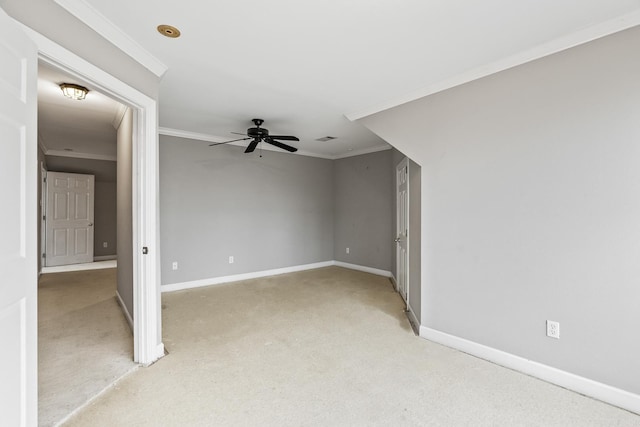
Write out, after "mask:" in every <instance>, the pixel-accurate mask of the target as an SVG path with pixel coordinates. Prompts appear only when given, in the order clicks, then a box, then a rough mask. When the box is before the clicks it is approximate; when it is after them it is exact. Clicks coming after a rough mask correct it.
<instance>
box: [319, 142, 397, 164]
mask: <svg viewBox="0 0 640 427" xmlns="http://www.w3.org/2000/svg"><path fill="white" fill-rule="evenodd" d="M392 148H393V147H392V146H391V145H389V144H386V145H379V146H377V147H367V148H362V149H359V150H352V151H348V152H346V153H344V154H338V155H335V156H332V157H331V159H332V160H339V159H345V158H347V157H354V156H362V155H363V154H370V153H377V152H378V151H386V150H391V149H392Z"/></svg>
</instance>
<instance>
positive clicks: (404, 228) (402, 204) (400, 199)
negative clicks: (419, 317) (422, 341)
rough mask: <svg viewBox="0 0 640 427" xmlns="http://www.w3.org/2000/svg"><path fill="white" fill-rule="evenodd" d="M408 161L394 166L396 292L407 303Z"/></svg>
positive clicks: (405, 160)
mask: <svg viewBox="0 0 640 427" xmlns="http://www.w3.org/2000/svg"><path fill="white" fill-rule="evenodd" d="M408 177H409V161H408V160H407V158H405V159H404V160H402V161H401V162H400V163H399V164H398V166H397V167H396V239H395V241H396V270H397V274H398V277H397V278H396V279H397V284H398V292H399V293H400V295H401V296H402V299H404V300H405V302H406V303H407V305H408V304H409V300H408V287H409V255H408V254H409V250H408V248H409V180H408Z"/></svg>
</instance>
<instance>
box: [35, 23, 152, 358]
mask: <svg viewBox="0 0 640 427" xmlns="http://www.w3.org/2000/svg"><path fill="white" fill-rule="evenodd" d="M24 31H25V32H27V34H28V35H29V36H30V38H31V39H32V40H33V41H34V42H35V44H36V46H37V49H38V56H39V60H40V61H42V62H43V63H46V64H48V65H50V66H52V67H56V68H58V69H60V70H61V71H63V72H65V73H67V74H70V75H73V76H77V77H78V78H80V79H81V80H82V81H85V82H87V84H88V85H90V86H92V87H93V88H95V89H96V90H98V91H100V92H101V93H103V94H105V95H106V96H109V97H111V98H113V99H115V100H116V101H118V102H120V103H122V104H124V105H126V106H128V107H129V108H130V110H131V116H132V117H131V135H132V153H131V168H132V182H131V190H132V197H131V200H132V201H133V202H134V203H132V244H131V248H133V249H134V250H133V251H132V270H133V272H132V276H133V277H132V279H133V280H132V282H133V283H132V284H131V294H132V295H131V296H132V298H131V301H130V305H131V315H132V318H133V336H134V361H136V362H138V363H141V364H144V365H147V364H151V363H153V362H154V361H155V360H157V359H159V358H160V357H162V356H163V355H164V345H163V344H162V338H161V336H162V335H161V317H160V271H159V262H160V251H159V236H158V200H157V195H158V137H157V103H156V101H155V100H154V99H152V98H150V97H148V96H147V95H145V94H143V93H141V92H139V91H138V90H136V89H134V88H132V87H131V86H129V85H127V84H126V83H124V82H122V81H121V80H119V79H116V78H115V77H113V76H111V75H110V74H108V73H106V72H104V71H102V70H101V69H99V68H97V67H95V66H94V65H93V64H91V63H89V62H87V61H85V60H84V59H82V58H80V57H78V56H77V55H75V54H74V53H72V52H70V51H68V50H66V49H65V48H63V47H62V46H59V45H58V44H56V43H54V42H52V41H51V40H49V39H47V38H45V37H43V36H42V35H40V34H39V33H36V32H33V31H31V30H29V29H28V28H26V27H25V28H24ZM33 197H34V198H35V197H36V195H35V194H34V195H33Z"/></svg>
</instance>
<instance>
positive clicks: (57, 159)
mask: <svg viewBox="0 0 640 427" xmlns="http://www.w3.org/2000/svg"><path fill="white" fill-rule="evenodd" d="M46 160H47V168H48V169H49V170H50V171H52V172H68V173H82V174H88V175H93V176H94V177H95V203H94V211H95V217H94V221H93V223H94V239H93V255H94V256H115V255H116V247H117V246H116V245H117V233H116V229H117V221H116V162H112V161H108V160H94V159H78V158H74V157H61V156H46ZM103 242H107V247H106V248H104V247H103Z"/></svg>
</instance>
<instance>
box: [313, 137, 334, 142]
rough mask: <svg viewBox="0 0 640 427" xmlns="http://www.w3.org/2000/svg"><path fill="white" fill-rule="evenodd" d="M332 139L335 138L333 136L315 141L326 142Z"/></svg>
mask: <svg viewBox="0 0 640 427" xmlns="http://www.w3.org/2000/svg"><path fill="white" fill-rule="evenodd" d="M332 139H336V137H335V136H323V137H322V138H318V139H316V141H320V142H327V141H331V140H332Z"/></svg>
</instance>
